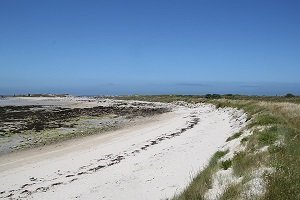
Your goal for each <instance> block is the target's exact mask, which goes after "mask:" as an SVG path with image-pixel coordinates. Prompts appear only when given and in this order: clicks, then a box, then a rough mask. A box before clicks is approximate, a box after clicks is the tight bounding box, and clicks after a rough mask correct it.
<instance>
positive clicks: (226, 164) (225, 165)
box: [221, 160, 232, 170]
mask: <svg viewBox="0 0 300 200" xmlns="http://www.w3.org/2000/svg"><path fill="white" fill-rule="evenodd" d="M231 165H232V162H231V160H225V161H222V162H221V166H222V168H223V169H224V170H227V169H228V168H230V167H231Z"/></svg>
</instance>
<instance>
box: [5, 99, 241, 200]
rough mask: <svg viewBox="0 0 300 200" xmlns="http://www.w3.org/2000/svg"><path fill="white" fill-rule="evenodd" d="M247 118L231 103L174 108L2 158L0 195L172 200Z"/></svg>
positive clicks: (48, 197) (15, 197) (14, 196)
mask: <svg viewBox="0 0 300 200" xmlns="http://www.w3.org/2000/svg"><path fill="white" fill-rule="evenodd" d="M245 120H246V116H245V115H244V114H243V113H242V112H241V111H237V110H234V109H215V107H214V106H211V105H203V104H202V105H197V106H193V107H191V106H176V107H175V108H174V109H173V112H170V113H165V114H161V115H159V116H156V117H150V118H148V119H147V120H145V121H144V122H143V123H141V124H137V125H135V126H132V127H127V128H124V129H121V130H117V131H113V132H111V133H110V134H106V135H100V136H91V137H86V138H84V139H77V140H73V141H69V142H65V143H62V144H61V145H59V146H57V145H52V146H49V147H45V148H42V149H35V150H30V151H24V152H17V153H14V154H10V155H6V156H2V157H0V177H1V178H0V198H11V199H19V198H25V199H164V198H170V197H172V196H173V195H174V194H176V193H179V192H180V191H182V190H183V189H184V188H185V187H186V186H187V185H188V183H189V182H190V181H191V178H192V177H193V175H195V174H196V173H197V172H198V171H199V170H201V169H202V168H203V167H204V166H205V165H206V164H207V162H208V160H209V158H210V157H211V156H212V154H213V153H214V152H216V151H217V150H218V149H219V148H221V147H222V145H223V144H224V142H225V140H226V138H227V137H228V136H230V135H232V134H233V133H235V132H237V131H238V130H239V129H240V128H241V127H243V125H244V122H245Z"/></svg>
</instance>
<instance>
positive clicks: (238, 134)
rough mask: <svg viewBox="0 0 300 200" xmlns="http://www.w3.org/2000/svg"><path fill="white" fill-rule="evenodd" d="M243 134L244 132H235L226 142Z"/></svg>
mask: <svg viewBox="0 0 300 200" xmlns="http://www.w3.org/2000/svg"><path fill="white" fill-rule="evenodd" d="M241 135H242V132H237V133H235V134H233V135H232V136H230V137H229V138H227V140H226V142H229V141H231V140H234V139H236V138H238V137H240V136H241Z"/></svg>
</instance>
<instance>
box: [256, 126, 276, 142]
mask: <svg viewBox="0 0 300 200" xmlns="http://www.w3.org/2000/svg"><path fill="white" fill-rule="evenodd" d="M278 131H279V129H278V127H277V126H272V127H270V128H267V129H265V130H263V131H262V132H260V133H259V134H258V141H259V143H260V144H261V145H271V144H274V142H275V141H276V140H277V139H278V134H279V133H278Z"/></svg>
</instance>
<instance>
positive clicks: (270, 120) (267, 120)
mask: <svg viewBox="0 0 300 200" xmlns="http://www.w3.org/2000/svg"><path fill="white" fill-rule="evenodd" d="M284 121H285V120H284V119H282V118H281V117H279V116H276V115H274V114H269V113H268V114H266V113H264V114H258V115H257V116H256V117H255V119H254V121H253V122H252V123H251V126H266V125H273V124H283V123H284Z"/></svg>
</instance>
